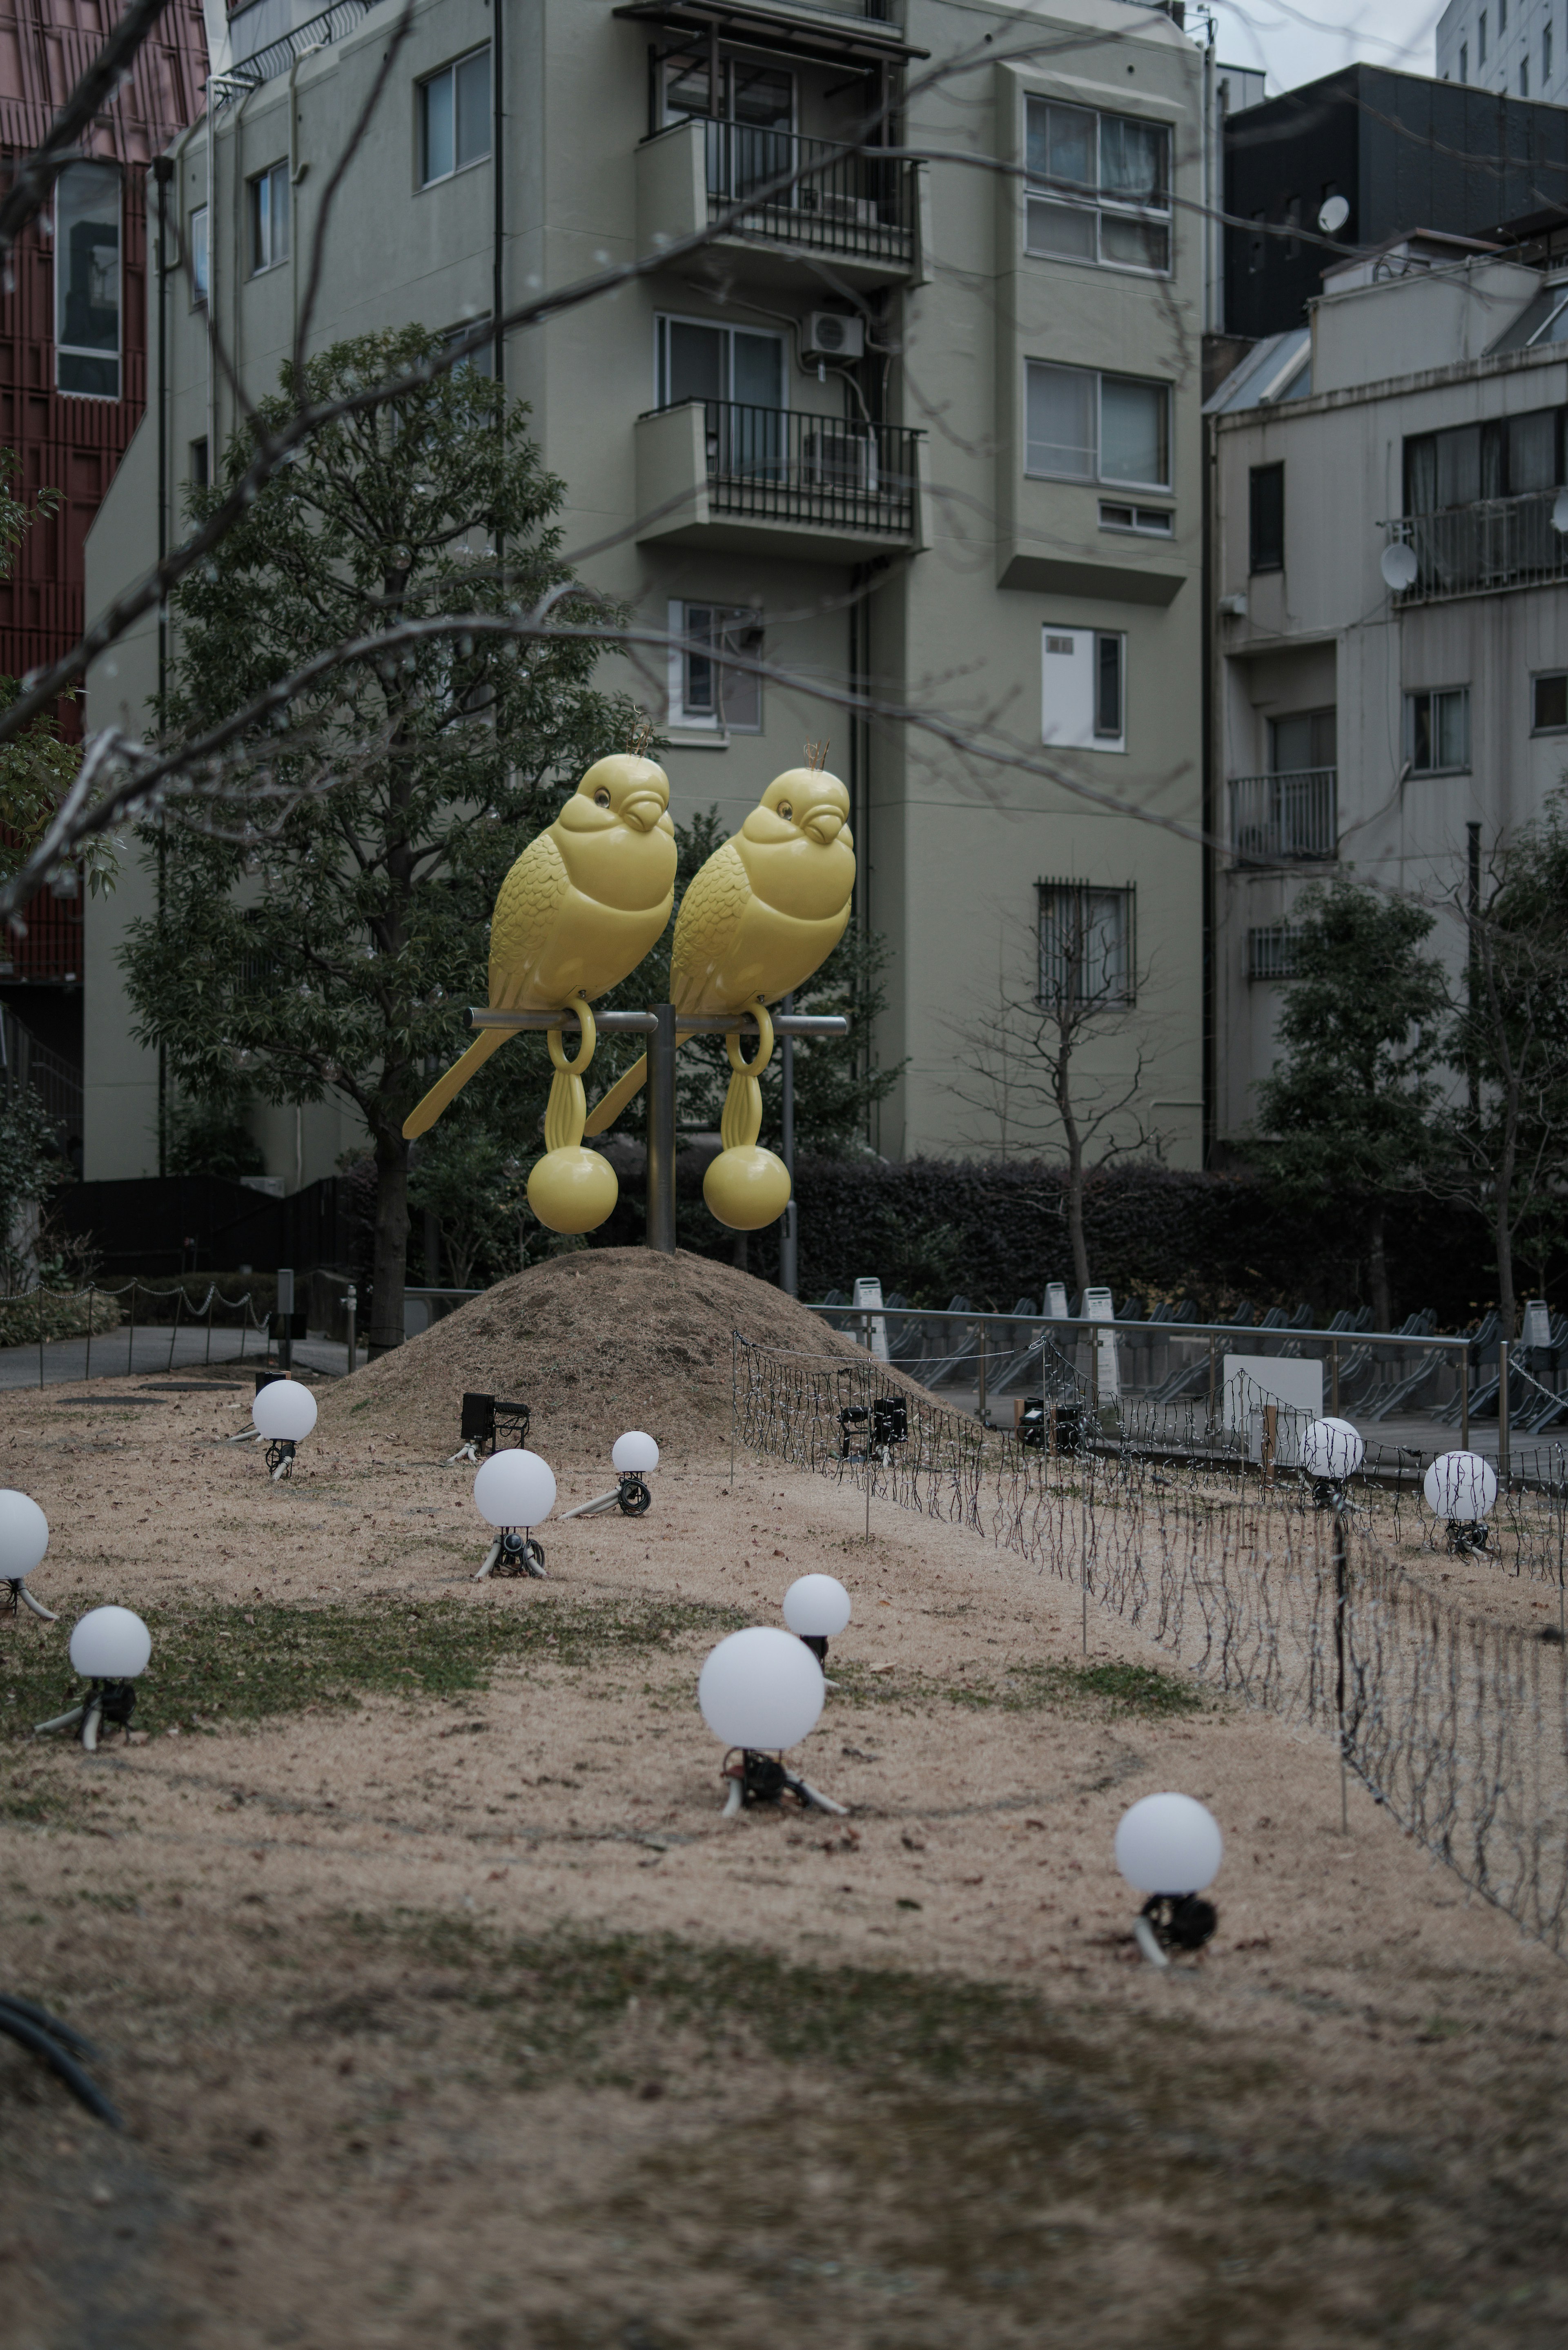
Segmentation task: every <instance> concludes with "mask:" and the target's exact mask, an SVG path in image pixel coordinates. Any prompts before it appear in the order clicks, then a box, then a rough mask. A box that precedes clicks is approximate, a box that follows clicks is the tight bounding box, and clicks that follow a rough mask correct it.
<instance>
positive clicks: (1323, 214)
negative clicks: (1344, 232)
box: [1317, 196, 1350, 236]
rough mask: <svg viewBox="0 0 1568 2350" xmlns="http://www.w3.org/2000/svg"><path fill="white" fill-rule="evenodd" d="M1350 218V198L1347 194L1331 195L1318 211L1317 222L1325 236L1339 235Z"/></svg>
mask: <svg viewBox="0 0 1568 2350" xmlns="http://www.w3.org/2000/svg"><path fill="white" fill-rule="evenodd" d="M1349 218H1350V203H1349V200H1348V199H1347V198H1346V197H1345V196H1330V197H1329V198H1328V200H1327V202H1326V203H1324V206H1323V208H1322V210H1321V211H1320V212H1319V213H1318V216H1317V224H1318V226H1319V228H1320V229H1322V231H1323V233H1324V236H1337V235H1338V234H1339V232H1340V230H1341V229H1342V228H1343V227H1344V226H1345V222H1346V221H1347V220H1348V219H1349Z"/></svg>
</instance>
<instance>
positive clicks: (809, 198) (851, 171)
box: [703, 122, 915, 267]
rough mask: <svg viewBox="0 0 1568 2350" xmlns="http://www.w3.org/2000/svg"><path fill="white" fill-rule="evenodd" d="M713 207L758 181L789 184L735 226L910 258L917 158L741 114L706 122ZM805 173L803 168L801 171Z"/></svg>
mask: <svg viewBox="0 0 1568 2350" xmlns="http://www.w3.org/2000/svg"><path fill="white" fill-rule="evenodd" d="M703 127H704V131H705V134H706V140H707V150H708V214H709V218H710V219H711V220H717V219H719V218H720V217H721V216H722V214H723V213H727V212H729V211H730V210H731V209H732V207H733V206H734V205H735V204H737V203H746V201H747V199H748V197H749V196H750V195H751V194H752V192H753V190H755V189H762V188H769V187H774V186H776V185H777V183H778V182H780V181H784V180H788V181H789V182H790V184H789V185H788V186H785V187H784V188H783V189H781V190H780V191H779V192H778V193H777V194H774V195H769V196H764V197H763V198H762V199H761V200H760V201H759V202H758V203H756V204H755V206H754V207H748V210H747V212H746V214H745V216H744V218H743V219H742V221H740V222H739V223H737V224H736V226H735V230H734V232H733V233H735V234H742V235H745V234H752V235H756V236H765V237H770V238H777V239H779V240H780V241H781V242H783V243H786V244H797V245H805V246H808V247H810V249H811V250H812V251H814V252H825V253H837V254H843V255H846V256H847V257H849V258H852V259H855V260H858V261H883V262H887V263H888V264H890V265H893V266H895V267H897V266H902V265H908V264H909V262H910V261H912V260H913V258H914V253H915V177H914V174H915V166H914V164H913V163H909V162H903V161H895V160H894V159H893V158H891V157H888V158H886V159H878V157H877V152H876V150H875V149H874V148H873V149H864V148H855V147H844V146H839V145H836V144H834V143H833V142H832V141H830V140H826V139H800V138H797V137H796V136H795V135H794V133H793V132H792V131H787V130H757V129H753V127H752V126H751V125H750V124H749V123H744V122H708V123H706V124H705V125H704V126H703ZM802 174H805V176H801V175H802Z"/></svg>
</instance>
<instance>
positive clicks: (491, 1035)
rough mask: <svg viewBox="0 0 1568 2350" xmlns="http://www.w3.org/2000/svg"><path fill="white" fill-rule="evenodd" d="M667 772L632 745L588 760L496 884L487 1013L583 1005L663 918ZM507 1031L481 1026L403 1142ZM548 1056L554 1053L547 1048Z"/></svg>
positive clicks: (671, 850) (618, 976) (668, 871)
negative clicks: (561, 803)
mask: <svg viewBox="0 0 1568 2350" xmlns="http://www.w3.org/2000/svg"><path fill="white" fill-rule="evenodd" d="M669 809H670V778H669V777H668V776H667V775H666V774H665V772H664V770H663V768H662V767H659V766H656V765H655V764H654V763H653V761H652V760H651V759H644V758H639V757H638V756H636V755H635V754H632V753H630V752H622V753H618V754H616V755H615V756H614V757H612V758H608V759H600V760H598V761H597V763H596V764H594V765H593V766H591V767H590V768H589V769H588V772H587V775H585V776H584V777H583V780H582V782H581V783H580V784H579V785H577V788H576V791H575V792H574V793H573V795H572V796H571V798H570V799H569V800H568V801H567V802H566V806H565V807H564V808H563V809H562V810H561V813H560V815H559V816H557V817H556V821H555V823H554V824H553V825H551V826H550V827H549V828H548V830H547V831H545V832H542V833H540V835H539V836H538V838H537V839H535V840H531V841H530V842H529V844H528V846H527V847H526V848H525V849H524V851H523V854H522V856H521V857H520V858H518V859H517V862H516V863H515V865H514V866H513V868H512V870H511V871H510V872H509V873H508V874H507V876H506V879H505V880H504V881H503V883H502V885H501V890H500V894H499V896H498V897H497V899H496V900H495V913H494V916H493V920H492V921H491V925H490V1002H491V1007H492V1009H493V1010H495V1011H504V1012H558V1011H560V1010H561V1009H562V1008H563V1007H564V1006H565V1005H566V1004H568V1003H573V1002H575V1001H576V1000H578V999H582V1000H584V1001H586V1002H589V1003H591V1002H592V1001H593V999H594V998H595V997H596V996H599V995H603V994H604V993H606V992H607V989H609V988H612V987H614V986H615V985H616V984H617V983H618V981H620V980H623V979H624V978H625V977H626V976H627V973H628V972H632V971H635V970H636V968H637V966H638V964H639V962H641V961H642V958H643V956H644V955H645V954H646V953H647V952H648V951H649V948H650V947H651V946H653V945H654V944H655V942H656V941H657V940H658V938H659V933H660V931H662V930H663V928H664V926H665V924H666V922H668V921H669V920H670V907H671V905H672V904H673V903H674V899H675V827H674V826H673V825H672V824H671V822H670V814H669ZM513 1033H514V1032H513V1031H511V1030H509V1029H505V1028H486V1029H483V1031H482V1032H481V1034H480V1035H478V1036H477V1037H476V1038H475V1040H474V1042H473V1043H472V1045H470V1046H469V1048H468V1050H467V1052H466V1053H464V1054H463V1055H462V1058H461V1059H460V1060H457V1061H454V1062H453V1063H452V1067H451V1068H450V1069H448V1070H447V1072H446V1074H445V1076H442V1077H441V1078H439V1079H438V1080H437V1082H436V1083H435V1084H434V1085H433V1086H432V1087H431V1090H430V1092H429V1093H428V1094H427V1095H426V1096H425V1097H424V1099H423V1101H422V1102H421V1104H420V1106H419V1107H418V1108H417V1109H416V1110H414V1111H413V1112H412V1114H411V1115H410V1117H409V1118H407V1119H406V1120H405V1121H404V1125H403V1132H404V1134H405V1135H406V1136H407V1137H408V1139H410V1141H412V1140H413V1139H414V1137H415V1136H416V1135H421V1134H423V1133H425V1132H426V1131H427V1129H428V1128H431V1127H432V1126H433V1125H434V1124H435V1122H436V1120H437V1118H439V1117H440V1116H441V1112H442V1110H443V1109H445V1107H447V1104H448V1103H449V1102H450V1101H452V1100H453V1099H454V1097H456V1096H457V1095H458V1094H459V1093H461V1092H462V1088H463V1087H464V1086H465V1085H467V1083H468V1081H469V1079H470V1077H472V1076H473V1075H474V1074H475V1072H476V1071H477V1070H479V1069H481V1068H483V1066H484V1064H485V1062H486V1061H488V1060H489V1058H490V1055H492V1053H493V1052H495V1051H497V1050H498V1049H499V1047H500V1046H501V1045H504V1043H505V1042H506V1039H507V1037H508V1035H511V1034H513ZM552 1057H554V1055H552Z"/></svg>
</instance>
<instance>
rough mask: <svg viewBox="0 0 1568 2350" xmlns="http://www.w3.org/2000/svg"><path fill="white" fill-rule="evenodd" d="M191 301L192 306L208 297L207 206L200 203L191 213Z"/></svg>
mask: <svg viewBox="0 0 1568 2350" xmlns="http://www.w3.org/2000/svg"><path fill="white" fill-rule="evenodd" d="M190 247H191V302H192V307H196V305H197V304H199V303H202V302H204V301H205V300H206V298H207V285H208V274H207V207H206V205H205V204H198V205H197V207H196V209H195V211H194V212H193V213H192V215H191V240H190Z"/></svg>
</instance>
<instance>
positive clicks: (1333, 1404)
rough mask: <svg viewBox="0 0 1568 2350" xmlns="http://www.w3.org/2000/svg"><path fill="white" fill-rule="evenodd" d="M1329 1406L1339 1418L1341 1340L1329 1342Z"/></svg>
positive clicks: (1335, 1339)
mask: <svg viewBox="0 0 1568 2350" xmlns="http://www.w3.org/2000/svg"><path fill="white" fill-rule="evenodd" d="M1328 1408H1329V1409H1330V1411H1331V1412H1332V1413H1333V1414H1334V1418H1335V1419H1338V1418H1339V1340H1338V1339H1337V1338H1331V1339H1330V1340H1329V1342H1328Z"/></svg>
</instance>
